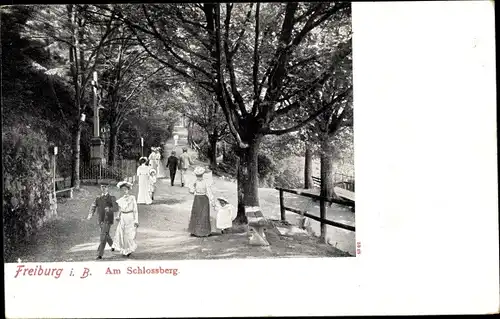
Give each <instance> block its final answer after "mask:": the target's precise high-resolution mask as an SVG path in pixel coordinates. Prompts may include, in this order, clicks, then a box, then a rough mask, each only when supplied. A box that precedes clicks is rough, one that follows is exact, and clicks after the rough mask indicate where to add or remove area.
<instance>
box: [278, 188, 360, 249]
mask: <svg viewBox="0 0 500 319" xmlns="http://www.w3.org/2000/svg"><path fill="white" fill-rule="evenodd" d="M276 189H277V190H278V191H279V192H280V212H281V220H283V221H284V220H286V216H285V212H286V211H287V210H288V211H291V212H293V213H296V214H299V215H302V216H305V217H308V218H310V219H313V220H315V221H318V222H320V227H321V233H320V238H321V240H322V241H323V242H326V225H330V226H333V227H338V228H342V229H347V230H350V231H356V228H355V227H354V226H350V225H345V224H341V223H338V222H335V221H332V220H328V219H326V203H336V204H340V205H344V206H350V203H349V202H347V201H343V200H340V199H335V198H326V197H323V196H319V195H314V194H309V193H305V192H300V191H296V190H292V189H286V188H276ZM285 192H286V193H291V194H296V195H301V196H305V197H309V198H312V199H315V200H319V203H320V204H319V214H320V216H319V217H318V216H314V215H311V214H309V213H307V212H305V211H301V210H298V209H295V208H292V207H287V206H285V198H284V193H285Z"/></svg>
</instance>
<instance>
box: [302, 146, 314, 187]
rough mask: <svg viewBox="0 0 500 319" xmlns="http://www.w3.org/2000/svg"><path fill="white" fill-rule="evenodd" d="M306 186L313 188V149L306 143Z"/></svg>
mask: <svg viewBox="0 0 500 319" xmlns="http://www.w3.org/2000/svg"><path fill="white" fill-rule="evenodd" d="M304 188H305V189H310V188H313V180H312V150H311V147H310V146H309V145H306V156H305V165H304Z"/></svg>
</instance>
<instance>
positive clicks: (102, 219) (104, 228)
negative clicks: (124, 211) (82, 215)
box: [87, 184, 118, 259]
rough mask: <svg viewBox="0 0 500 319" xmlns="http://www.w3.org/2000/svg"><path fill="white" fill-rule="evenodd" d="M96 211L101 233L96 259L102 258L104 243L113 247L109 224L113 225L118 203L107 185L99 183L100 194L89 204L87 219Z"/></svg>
mask: <svg viewBox="0 0 500 319" xmlns="http://www.w3.org/2000/svg"><path fill="white" fill-rule="evenodd" d="M96 211H97V216H98V217H97V221H98V222H99V227H100V228H101V235H100V237H99V248H98V249H97V259H102V256H103V255H104V248H105V247H106V243H107V244H108V245H109V246H111V250H112V251H114V248H113V246H112V245H113V240H112V239H111V236H110V235H109V231H110V228H111V225H113V220H114V219H115V217H114V214H115V212H117V211H118V205H117V203H116V198H115V197H114V196H111V195H110V194H109V185H107V184H102V185H101V195H100V196H98V197H97V198H96V199H95V200H94V202H93V203H92V206H90V209H89V214H88V216H87V220H90V219H91V218H92V216H94V214H95V212H96Z"/></svg>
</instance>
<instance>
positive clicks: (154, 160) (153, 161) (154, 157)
mask: <svg viewBox="0 0 500 319" xmlns="http://www.w3.org/2000/svg"><path fill="white" fill-rule="evenodd" d="M159 155H160V154H159V153H158V151H157V150H156V147H151V154H149V157H148V159H149V166H151V168H152V169H154V170H155V171H157V172H158V164H159V162H160V158H159Z"/></svg>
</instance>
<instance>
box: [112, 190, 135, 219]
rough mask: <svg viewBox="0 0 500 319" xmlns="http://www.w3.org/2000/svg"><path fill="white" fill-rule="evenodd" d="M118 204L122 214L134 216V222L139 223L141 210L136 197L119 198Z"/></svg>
mask: <svg viewBox="0 0 500 319" xmlns="http://www.w3.org/2000/svg"><path fill="white" fill-rule="evenodd" d="M116 203H117V204H118V206H119V208H120V214H121V213H122V212H125V213H129V214H130V213H132V214H134V222H136V223H139V210H138V209H137V201H136V200H135V196H134V195H125V196H123V197H121V198H119V199H118V200H117V201H116Z"/></svg>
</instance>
